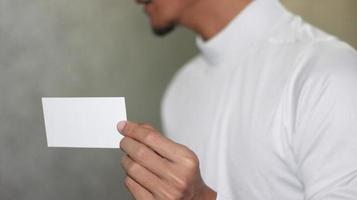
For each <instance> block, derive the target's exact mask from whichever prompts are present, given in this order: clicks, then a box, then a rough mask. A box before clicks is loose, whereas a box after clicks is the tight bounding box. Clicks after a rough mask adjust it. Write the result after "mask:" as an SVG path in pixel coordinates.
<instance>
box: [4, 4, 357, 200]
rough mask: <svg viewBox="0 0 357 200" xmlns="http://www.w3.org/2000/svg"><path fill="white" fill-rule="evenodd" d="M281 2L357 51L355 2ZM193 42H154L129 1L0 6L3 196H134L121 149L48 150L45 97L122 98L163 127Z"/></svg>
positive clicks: (29, 199)
mask: <svg viewBox="0 0 357 200" xmlns="http://www.w3.org/2000/svg"><path fill="white" fill-rule="evenodd" d="M283 3H284V4H285V5H286V6H287V7H288V8H289V9H290V10H292V11H294V12H295V13H298V14H300V15H302V16H303V18H304V19H305V20H307V21H309V22H311V23H312V24H314V25H316V26H318V27H320V28H321V29H323V30H325V31H327V32H329V33H332V34H334V35H337V36H338V37H340V38H341V39H343V40H345V41H347V42H348V43H350V44H351V45H352V46H354V47H355V48H356V47H357V12H356V11H357V1H356V0H339V1H336V0H284V1H283ZM194 37H195V36H194V35H193V34H192V33H190V32H189V31H186V30H184V29H182V28H180V29H178V30H177V31H176V32H175V33H174V34H171V35H170V36H168V37H165V38H156V37H154V36H153V35H152V34H151V30H150V27H149V25H148V23H147V19H146V17H145V15H144V13H143V11H142V9H141V8H140V7H138V6H136V5H135V3H134V1H132V0H0V199H4V200H20V199H21V200H22V199H26V200H43V199H44V200H46V199H51V200H57V199H58V200H63V199H66V200H81V199H83V200H84V199H85V200H91V199H93V200H94V199H96V200H97V199H105V200H114V199H116V200H118V199H120V200H125V199H131V197H130V195H129V193H128V192H126V190H125V188H124V186H123V183H122V182H123V177H124V174H123V171H122V169H121V167H120V157H121V153H120V151H119V150H103V149H58V148H47V147H46V145H47V144H46V137H45V129H44V124H43V116H42V108H41V97H43V96H47V97H78V96H89V97H90V96H103V97H106V96H125V97H126V102H127V111H128V118H129V119H130V120H134V121H142V122H149V123H152V124H154V125H155V126H156V127H160V115H159V113H160V98H161V95H162V94H163V92H164V90H165V87H166V84H167V83H168V82H169V81H170V79H171V78H172V76H173V74H174V73H175V71H176V70H177V69H179V68H180V66H182V65H183V64H184V63H185V62H186V61H187V60H188V59H189V58H191V57H192V56H194V55H195V53H197V50H196V48H195V45H194Z"/></svg>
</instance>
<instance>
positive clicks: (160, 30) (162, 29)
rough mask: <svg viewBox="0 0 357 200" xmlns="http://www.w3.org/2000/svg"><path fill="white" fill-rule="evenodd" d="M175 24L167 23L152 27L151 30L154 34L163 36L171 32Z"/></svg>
mask: <svg viewBox="0 0 357 200" xmlns="http://www.w3.org/2000/svg"><path fill="white" fill-rule="evenodd" d="M176 26H177V24H176V23H170V24H169V25H167V26H163V27H152V32H153V33H154V34H155V35H156V36H160V37H163V36H166V35H168V34H169V33H172V32H173V31H174V30H175V28H176Z"/></svg>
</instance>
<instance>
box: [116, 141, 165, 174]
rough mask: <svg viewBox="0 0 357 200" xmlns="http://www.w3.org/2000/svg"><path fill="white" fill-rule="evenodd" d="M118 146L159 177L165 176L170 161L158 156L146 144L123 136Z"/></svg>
mask: <svg viewBox="0 0 357 200" xmlns="http://www.w3.org/2000/svg"><path fill="white" fill-rule="evenodd" d="M120 148H121V149H122V150H123V151H124V152H125V153H127V154H128V155H129V156H130V158H132V159H133V160H134V161H135V162H137V163H139V164H140V165H142V166H143V167H145V168H147V169H148V170H149V171H151V172H153V173H154V174H156V175H157V176H159V177H160V178H166V177H167V175H166V174H167V173H168V170H167V169H168V165H170V162H169V161H167V160H166V159H164V158H162V157H160V156H159V155H158V154H157V153H155V152H154V151H153V150H152V149H150V148H148V147H147V146H146V145H144V144H142V143H140V142H138V141H136V140H134V139H132V138H130V137H124V138H123V139H122V140H121V142H120Z"/></svg>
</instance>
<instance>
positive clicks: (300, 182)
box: [162, 0, 357, 200]
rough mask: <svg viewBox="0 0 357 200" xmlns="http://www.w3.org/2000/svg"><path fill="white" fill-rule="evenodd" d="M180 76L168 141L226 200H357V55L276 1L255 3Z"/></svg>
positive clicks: (166, 106) (166, 123) (170, 104)
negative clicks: (194, 159) (195, 161)
mask: <svg viewBox="0 0 357 200" xmlns="http://www.w3.org/2000/svg"><path fill="white" fill-rule="evenodd" d="M197 44H198V48H199V49H200V54H199V55H198V56H196V57H195V58H194V59H192V60H191V61H190V62H189V63H188V64H187V65H185V66H184V67H183V68H181V69H180V70H179V72H178V73H177V74H176V76H175V77H174V79H173V80H172V82H171V83H170V85H169V87H168V89H167V92H166V94H165V96H164V98H163V102H162V120H163V127H164V132H165V134H166V135H167V136H168V137H169V138H171V139H172V140H174V141H176V142H178V143H181V144H184V145H186V146H187V147H189V148H190V149H192V150H193V151H194V152H195V153H196V154H197V156H198V158H199V160H200V170H201V175H202V177H203V179H204V181H205V183H206V184H207V185H208V186H210V187H211V188H212V189H213V190H215V191H216V192H217V194H218V196H217V199H219V200H228V199H231V200H356V199H357V54H356V52H355V50H354V49H353V48H352V47H350V46H348V45H347V44H345V43H343V42H341V41H339V40H338V39H336V38H335V37H332V36H330V35H328V34H326V33H324V32H322V31H320V30H318V29H317V28H314V27H312V26H311V25H309V24H307V23H305V22H303V21H302V20H301V18H299V17H297V16H294V15H293V14H291V13H290V12H288V11H287V10H286V9H285V8H283V6H282V5H281V4H280V3H279V2H278V1H274V0H264V1H253V2H252V3H251V4H250V5H249V6H248V7H247V8H246V9H244V10H243V11H242V12H241V13H240V14H239V15H238V16H237V17H236V18H235V19H233V20H232V21H231V22H230V24H229V25H228V26H227V27H226V28H225V29H224V30H222V31H221V32H220V33H218V34H217V35H216V36H215V37H214V38H212V39H210V40H209V41H203V40H202V39H200V38H198V39H197Z"/></svg>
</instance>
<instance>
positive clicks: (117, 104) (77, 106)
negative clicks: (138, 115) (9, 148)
mask: <svg viewBox="0 0 357 200" xmlns="http://www.w3.org/2000/svg"><path fill="white" fill-rule="evenodd" d="M42 107H43V115H44V120H45V128H46V136H47V145H48V146H49V147H75V148H119V142H120V140H121V139H122V137H123V136H122V135H120V134H119V132H118V131H117V128H116V125H117V123H118V122H119V121H125V120H126V119H127V118H126V108H125V98H124V97H105V98H102V97H98V98H97V97H95V98H92V97H90V98H87V97H80V98H45V97H44V98H42Z"/></svg>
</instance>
